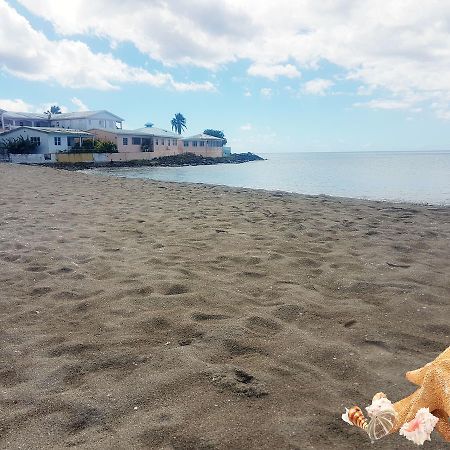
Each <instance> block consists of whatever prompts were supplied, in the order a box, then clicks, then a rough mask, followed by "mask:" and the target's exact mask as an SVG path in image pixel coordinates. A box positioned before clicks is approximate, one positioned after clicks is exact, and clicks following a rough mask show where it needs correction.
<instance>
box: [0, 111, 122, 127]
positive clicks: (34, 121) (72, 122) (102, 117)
mask: <svg viewBox="0 0 450 450" xmlns="http://www.w3.org/2000/svg"><path fill="white" fill-rule="evenodd" d="M123 121H124V119H122V118H121V117H119V116H116V115H115V114H113V113H110V112H109V111H104V110H103V111H81V112H72V113H63V114H51V115H50V114H41V113H22V112H12V111H5V110H2V109H0V131H1V129H3V130H11V129H13V128H15V127H44V128H53V127H54V128H69V129H72V130H90V129H92V128H99V129H104V130H117V129H122V122H123Z"/></svg>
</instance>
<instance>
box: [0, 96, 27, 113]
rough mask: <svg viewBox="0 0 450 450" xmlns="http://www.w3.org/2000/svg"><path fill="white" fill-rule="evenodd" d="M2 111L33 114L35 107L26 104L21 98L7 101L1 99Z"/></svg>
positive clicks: (0, 107)
mask: <svg viewBox="0 0 450 450" xmlns="http://www.w3.org/2000/svg"><path fill="white" fill-rule="evenodd" d="M0 109H4V110H5V111H15V112H32V111H33V105H30V104H29V103H27V102H25V101H24V100H22V99H20V98H15V99H7V98H0Z"/></svg>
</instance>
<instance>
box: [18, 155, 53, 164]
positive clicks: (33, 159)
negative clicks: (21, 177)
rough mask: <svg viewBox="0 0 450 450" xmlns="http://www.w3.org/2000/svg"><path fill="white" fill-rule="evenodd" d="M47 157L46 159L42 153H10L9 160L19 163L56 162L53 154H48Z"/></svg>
mask: <svg viewBox="0 0 450 450" xmlns="http://www.w3.org/2000/svg"><path fill="white" fill-rule="evenodd" d="M47 157H50V159H46V158H45V155H44V154H43V153H40V154H32V155H10V161H11V162H12V163H16V164H21V163H26V164H40V163H54V162H56V155H55V154H48V156H47Z"/></svg>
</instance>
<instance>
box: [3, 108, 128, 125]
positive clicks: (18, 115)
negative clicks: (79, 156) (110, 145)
mask: <svg viewBox="0 0 450 450" xmlns="http://www.w3.org/2000/svg"><path fill="white" fill-rule="evenodd" d="M2 112H3V115H4V116H6V117H8V118H11V119H22V118H23V119H32V120H49V118H48V114H43V113H29V112H15V111H2ZM101 113H106V114H109V115H110V116H113V117H115V118H116V119H117V120H118V121H120V122H123V120H124V119H122V118H121V117H119V116H116V115H115V114H113V113H110V112H109V111H106V110H99V111H78V112H69V113H62V114H52V115H51V118H50V120H66V119H86V118H88V117H92V116H95V115H96V114H101Z"/></svg>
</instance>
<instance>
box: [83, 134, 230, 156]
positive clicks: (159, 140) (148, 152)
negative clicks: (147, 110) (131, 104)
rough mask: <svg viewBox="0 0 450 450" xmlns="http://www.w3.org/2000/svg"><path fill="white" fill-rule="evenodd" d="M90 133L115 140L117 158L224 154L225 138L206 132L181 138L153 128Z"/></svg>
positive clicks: (107, 139)
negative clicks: (209, 134)
mask: <svg viewBox="0 0 450 450" xmlns="http://www.w3.org/2000/svg"><path fill="white" fill-rule="evenodd" d="M89 132H90V133H92V134H94V135H95V138H96V139H98V140H101V141H110V142H114V143H115V144H116V145H117V150H118V153H117V154H113V155H112V157H113V159H114V160H118V161H122V160H127V161H128V160H132V159H152V158H158V157H160V156H173V155H179V154H182V153H193V154H195V155H199V156H204V157H210V158H218V157H221V156H223V145H224V143H225V140H224V139H221V138H217V137H214V136H208V135H206V134H196V135H195V136H191V137H187V138H181V136H179V135H178V134H175V133H172V132H171V131H168V130H163V129H162V128H156V127H145V128H138V129H137V130H114V131H112V130H100V129H92V130H89ZM125 154H126V155H125Z"/></svg>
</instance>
